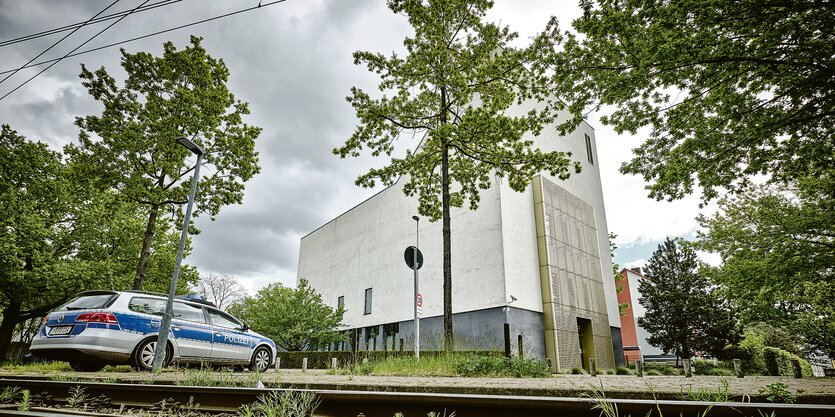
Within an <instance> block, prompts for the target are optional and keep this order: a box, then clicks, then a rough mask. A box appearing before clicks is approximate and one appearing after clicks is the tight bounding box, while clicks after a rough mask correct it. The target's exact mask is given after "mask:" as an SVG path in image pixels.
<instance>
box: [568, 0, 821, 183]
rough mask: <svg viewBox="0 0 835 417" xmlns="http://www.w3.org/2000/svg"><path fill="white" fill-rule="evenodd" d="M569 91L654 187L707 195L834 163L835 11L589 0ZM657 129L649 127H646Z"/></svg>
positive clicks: (727, 2) (757, 0)
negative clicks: (602, 113)
mask: <svg viewBox="0 0 835 417" xmlns="http://www.w3.org/2000/svg"><path fill="white" fill-rule="evenodd" d="M580 4H581V7H582V8H583V15H582V16H581V17H580V18H578V19H577V20H576V21H574V28H575V29H576V30H577V31H578V32H579V35H569V36H568V38H567V39H566V41H565V43H564V44H563V46H564V48H563V54H562V55H561V56H562V58H563V60H562V63H563V66H562V70H561V71H558V72H557V73H556V76H557V77H558V78H560V79H561V89H560V94H561V95H562V97H563V98H565V99H566V100H567V101H568V102H570V103H572V110H573V111H574V112H575V113H576V114H577V115H579V114H581V113H582V112H583V111H589V110H598V109H601V107H602V106H606V107H607V108H610V107H611V108H614V111H613V112H611V114H608V115H607V116H606V117H604V118H602V121H603V123H605V124H609V125H612V126H613V127H614V128H615V130H616V131H617V132H631V133H632V134H636V133H637V132H639V131H641V132H643V131H648V132H649V133H648V137H647V139H646V141H645V142H644V143H643V144H642V145H641V146H639V147H638V148H637V149H635V151H634V156H633V158H632V160H631V161H629V162H627V163H625V164H624V165H623V166H622V167H621V171H622V172H624V173H630V174H640V175H642V176H643V177H644V179H645V180H646V181H647V182H649V183H650V185H649V187H648V188H649V192H650V196H652V197H655V198H657V199H662V198H668V199H677V198H681V197H682V196H684V195H686V194H689V193H691V192H693V190H694V188H695V187H700V188H701V189H702V191H703V197H704V198H705V199H712V198H715V197H718V196H719V193H720V192H721V191H722V190H723V189H727V190H741V189H744V187H745V186H746V184H747V183H748V182H749V180H750V179H751V178H752V177H755V176H758V175H765V176H767V177H769V178H771V179H772V180H774V181H783V182H784V181H787V180H791V179H792V178H794V177H798V176H817V175H820V174H821V173H824V172H831V171H832V170H833V168H835V157H833V155H835V141H833V140H832V138H833V137H835V135H834V134H835V112H833V110H832V109H833V108H835V31H832V28H833V27H835V13H833V12H832V4H831V3H830V2H828V1H817V0H786V1H773V0H742V1H736V0H671V1H641V0H597V1H592V0H582V1H581V3H580ZM645 127H649V128H650V129H647V130H642V128H645Z"/></svg>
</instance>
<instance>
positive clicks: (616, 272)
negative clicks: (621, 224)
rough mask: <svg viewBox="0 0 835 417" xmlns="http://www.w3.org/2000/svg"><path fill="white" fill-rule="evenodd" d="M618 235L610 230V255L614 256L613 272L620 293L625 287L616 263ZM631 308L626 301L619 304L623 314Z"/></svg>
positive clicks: (617, 290)
mask: <svg viewBox="0 0 835 417" xmlns="http://www.w3.org/2000/svg"><path fill="white" fill-rule="evenodd" d="M617 237H618V235H616V234H614V233H612V232H609V255H610V256H611V257H612V274H614V277H615V292H616V293H617V294H620V293H621V292H623V289H624V288H625V287H624V285H623V280H624V278H623V274H621V273H620V265H618V264H616V263H615V250H617V248H618V246H617V245H616V244H615V239H617ZM627 309H629V303H628V302H624V303H620V304H618V313H619V314H620V315H621V316H622V315H624V314H626V310H627Z"/></svg>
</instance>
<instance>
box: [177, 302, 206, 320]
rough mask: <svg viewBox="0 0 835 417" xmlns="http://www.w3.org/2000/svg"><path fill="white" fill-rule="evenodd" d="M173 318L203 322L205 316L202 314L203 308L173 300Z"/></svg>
mask: <svg viewBox="0 0 835 417" xmlns="http://www.w3.org/2000/svg"><path fill="white" fill-rule="evenodd" d="M174 318H175V319H178V320H188V321H196V322H198V323H205V322H206V316H204V315H203V308H202V307H198V306H193V305H191V304H186V303H180V302H174Z"/></svg>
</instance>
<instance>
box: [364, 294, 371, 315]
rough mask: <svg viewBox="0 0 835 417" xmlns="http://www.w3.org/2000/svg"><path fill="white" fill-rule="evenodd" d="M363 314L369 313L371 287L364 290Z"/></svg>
mask: <svg viewBox="0 0 835 417" xmlns="http://www.w3.org/2000/svg"><path fill="white" fill-rule="evenodd" d="M365 314H371V288H368V289H366V290H365Z"/></svg>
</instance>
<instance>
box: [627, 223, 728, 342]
mask: <svg viewBox="0 0 835 417" xmlns="http://www.w3.org/2000/svg"><path fill="white" fill-rule="evenodd" d="M699 266H700V263H699V261H698V259H697V257H696V252H695V251H694V250H693V248H692V247H690V245H688V244H687V242H684V241H682V240H671V239H669V238H667V240H666V241H664V243H663V244H661V245H658V250H656V251H655V252H654V253H653V254H652V257H651V258H650V260H649V262H648V264H647V266H646V276H647V277H648V279H643V280H641V282H640V284H639V287H638V288H639V291H640V293H641V296H640V298H639V302H640V303H641V305H643V306H644V307H645V308H646V314H645V315H644V316H643V317H641V318H639V319H638V325H640V326H641V327H643V328H644V329H646V330H647V332H649V334H650V336H649V338H647V342H649V343H650V344H652V345H653V346H658V347H660V348H661V349H662V350H664V351H665V352H673V353H675V354H676V355H677V356H678V357H681V358H690V357H691V356H692V355H693V352H695V351H702V352H707V353H710V354H712V355H714V356H718V357H721V356H723V355H724V354H725V350H726V346H727V345H729V344H735V343H736V342H737V341H738V339H739V332H738V330H737V321H736V317H735V314H734V312H733V310H732V308H731V305H730V304H729V303H728V302H727V301H725V300H723V299H722V298H720V296H719V295H718V292H717V291H715V290H714V289H712V288H711V284H710V282H709V281H708V279H707V278H706V277H705V276H703V275H702V274H700V273H699V272H698V268H699Z"/></svg>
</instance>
